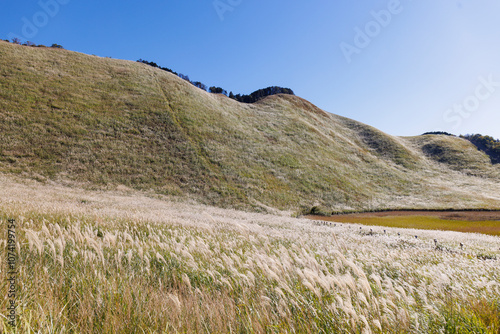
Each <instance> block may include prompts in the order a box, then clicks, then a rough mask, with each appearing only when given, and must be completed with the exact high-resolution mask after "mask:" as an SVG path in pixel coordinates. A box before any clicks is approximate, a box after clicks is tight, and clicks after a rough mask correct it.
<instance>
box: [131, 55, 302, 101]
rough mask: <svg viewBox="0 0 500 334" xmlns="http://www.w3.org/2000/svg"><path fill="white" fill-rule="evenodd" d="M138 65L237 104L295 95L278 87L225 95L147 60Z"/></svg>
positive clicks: (214, 88)
mask: <svg viewBox="0 0 500 334" xmlns="http://www.w3.org/2000/svg"><path fill="white" fill-rule="evenodd" d="M137 62H138V63H143V64H146V65H149V66H152V67H155V68H159V69H160V70H164V71H167V72H170V73H172V74H175V75H177V76H178V77H179V78H181V79H184V80H186V81H188V82H190V83H191V84H192V85H194V86H196V87H198V88H200V89H203V90H204V91H208V92H210V93H214V94H224V95H226V96H227V97H229V98H231V99H233V100H236V101H238V102H243V103H254V102H257V101H259V100H261V99H263V98H264V97H266V96H270V95H276V94H289V95H295V94H294V93H293V90H291V89H290V88H283V87H278V86H271V87H267V88H263V89H259V90H256V91H255V92H253V93H251V94H249V95H245V94H243V95H241V94H236V95H234V94H233V92H229V94H228V93H227V90H225V89H223V88H221V87H215V86H211V87H208V88H207V86H206V85H205V84H203V83H201V82H199V81H191V80H190V79H189V76H187V75H184V74H182V73H177V72H175V71H173V70H171V69H170V68H167V67H161V66H159V65H158V64H157V63H155V62H152V61H147V60H143V59H139V60H138V61H137Z"/></svg>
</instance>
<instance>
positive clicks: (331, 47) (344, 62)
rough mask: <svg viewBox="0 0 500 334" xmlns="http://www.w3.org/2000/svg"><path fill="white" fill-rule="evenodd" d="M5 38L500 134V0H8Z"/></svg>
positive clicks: (390, 118)
mask: <svg viewBox="0 0 500 334" xmlns="http://www.w3.org/2000/svg"><path fill="white" fill-rule="evenodd" d="M0 8H1V11H0V13H1V14H0V37H1V38H7V36H9V35H12V34H14V35H17V36H19V37H21V38H22V39H23V40H30V41H32V42H35V43H37V44H46V45H50V44H52V43H58V44H61V45H63V46H64V47H65V48H66V49H69V50H74V51H79V52H83V53H87V54H95V55H98V56H103V57H104V56H109V57H113V58H120V59H129V60H137V59H139V58H143V59H147V60H151V61H155V62H157V63H158V64H159V65H161V66H166V67H169V68H172V69H173V70H175V71H177V72H181V73H184V74H187V75H189V76H190V78H191V79H194V80H197V81H201V82H203V83H205V84H206V85H209V86H212V85H215V86H220V87H223V88H224V89H226V90H228V91H233V92H234V93H243V94H245V93H246V94H248V93H251V92H252V91H254V90H257V89H259V88H264V87H267V86H270V85H277V86H284V87H289V88H292V89H293V90H294V91H295V93H296V94H297V95H299V96H301V97H303V98H305V99H307V100H309V101H311V102H312V103H314V104H316V105H317V106H319V107H320V108H322V109H324V110H326V111H329V112H332V113H335V114H339V115H343V116H347V117H350V118H353V119H356V120H359V121H361V122H364V123H367V124H370V125H372V126H375V127H377V128H379V129H381V130H383V131H385V132H387V133H389V134H392V135H405V136H406V135H418V134H421V133H423V132H425V131H434V130H443V131H448V132H452V133H455V134H465V133H482V134H489V135H492V136H494V137H496V138H500V126H499V125H500V39H499V37H500V20H499V19H498V17H500V2H498V1H495V0H481V1H473V0H449V1H439V2H438V1H435V0H421V1H418V0H413V1H412V0H400V1H397V0H385V1H378V0H373V1H353V0H335V1H332V0H329V1H327V0H317V1H290V0H288V1H280V0H275V1H264V0H252V1H250V0H216V1H214V0H164V1H144V2H137V1H130V0H121V1H114V0H111V1H96V0H86V1H82V0H41V1H23V0H17V1H3V2H2V3H1V4H0Z"/></svg>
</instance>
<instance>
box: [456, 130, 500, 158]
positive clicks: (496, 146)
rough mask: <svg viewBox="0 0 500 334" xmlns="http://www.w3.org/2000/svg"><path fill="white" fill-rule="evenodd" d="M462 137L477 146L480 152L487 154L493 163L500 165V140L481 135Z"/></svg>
mask: <svg viewBox="0 0 500 334" xmlns="http://www.w3.org/2000/svg"><path fill="white" fill-rule="evenodd" d="M460 137H461V138H464V139H467V140H468V141H470V142H471V143H472V144H474V145H476V147H477V148H478V149H479V150H481V151H483V152H484V153H486V154H487V155H488V156H489V157H490V159H491V162H492V163H494V164H499V163H500V140H498V139H495V138H493V137H490V136H483V135H480V134H473V135H465V136H460Z"/></svg>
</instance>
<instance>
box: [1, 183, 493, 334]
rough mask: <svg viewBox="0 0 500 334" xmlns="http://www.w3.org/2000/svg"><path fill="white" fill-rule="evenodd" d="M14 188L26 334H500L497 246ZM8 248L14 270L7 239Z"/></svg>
mask: <svg viewBox="0 0 500 334" xmlns="http://www.w3.org/2000/svg"><path fill="white" fill-rule="evenodd" d="M6 183H7V184H8V186H6V185H5V184H6ZM6 183H2V186H0V190H2V191H3V194H4V195H5V197H3V198H2V201H1V202H0V209H1V213H0V221H1V222H0V223H1V226H5V222H6V219H8V218H14V219H16V221H17V222H18V243H19V245H18V249H19V260H18V266H19V268H20V270H19V282H20V283H19V285H18V289H19V291H18V292H19V294H18V316H19V322H18V328H17V330H18V332H22V333H176V332H179V333H194V332H201V333H232V332H239V333H298V332H300V333H303V332H310V333H438V332H445V333H461V332H470V333H498V331H499V330H500V323H499V320H498V319H500V271H499V270H498V264H499V263H498V255H499V247H500V239H499V238H497V237H492V236H482V235H475V234H461V233H455V232H440V231H422V230H405V229H396V228H382V227H375V226H374V227H372V228H371V229H372V230H371V231H369V228H367V227H362V229H360V226H359V225H354V224H340V223H337V224H336V225H335V224H333V223H332V225H329V224H328V225H324V223H319V222H314V221H310V220H305V219H304V220H303V219H293V218H289V217H287V216H286V215H283V214H276V215H262V214H252V213H244V212H238V211H233V210H223V209H216V208H212V207H207V206H200V205H195V204H183V203H174V202H168V201H164V200H158V199H154V198H148V197H144V196H141V195H140V194H129V195H122V194H118V193H97V192H89V191H85V192H84V191H80V190H76V189H66V188H62V187H55V186H40V185H36V184H27V185H23V184H18V183H17V184H16V183H12V182H10V183H9V182H8V181H7V182H6ZM384 229H385V230H386V231H385V233H384V231H383V230H384ZM398 233H399V235H398ZM415 235H416V236H417V237H418V238H415ZM434 239H437V240H438V245H436V244H435V242H434ZM0 243H1V246H2V247H1V253H0V258H1V259H2V265H3V266H5V258H6V254H5V245H6V237H5V234H2V238H1V239H0ZM460 243H463V244H464V247H463V249H461V248H460V247H459V244H460ZM438 246H439V247H438ZM486 255H488V256H486ZM495 257H496V258H497V259H495ZM0 282H1V284H3V285H5V270H4V269H3V268H2V272H1V273H0ZM2 291H5V289H3V287H2ZM6 303H7V300H6V298H3V299H1V302H0V312H1V313H2V314H3V315H5V312H6ZM1 318H2V319H4V316H1ZM0 326H2V329H1V330H2V332H13V330H12V329H10V328H9V327H8V326H7V322H6V321H5V319H4V320H2V322H0Z"/></svg>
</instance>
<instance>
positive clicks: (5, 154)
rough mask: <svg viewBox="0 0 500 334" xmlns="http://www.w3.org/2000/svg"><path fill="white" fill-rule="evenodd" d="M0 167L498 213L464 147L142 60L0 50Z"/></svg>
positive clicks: (242, 199) (491, 184) (240, 197)
mask: <svg viewBox="0 0 500 334" xmlns="http://www.w3.org/2000/svg"><path fill="white" fill-rule="evenodd" d="M0 172H1V173H3V174H4V175H8V176H10V175H15V176H16V177H21V178H24V177H26V178H34V179H36V180H39V181H40V182H57V183H64V184H70V185H74V186H78V187H81V186H83V187H87V188H95V189H113V188H120V187H121V188H123V187H128V188H133V189H137V190H140V191H145V192H148V193H151V194H155V195H158V194H159V195H165V196H169V197H170V196H177V197H180V198H185V199H189V200H194V201H196V202H201V203H203V204H210V205H216V206H221V207H233V208H242V209H247V210H256V211H266V210H273V209H279V210H290V211H295V212H298V211H300V210H307V209H308V208H311V207H313V206H318V207H322V208H324V209H325V210H328V211H330V210H334V211H343V210H374V209H399V208H420V209H422V208H424V209H425V208H434V209H439V208H456V209H459V208H500V182H499V181H500V167H499V165H493V164H492V163H491V161H490V160H489V159H488V157H487V156H486V154H484V153H482V152H481V151H478V150H477V148H476V147H475V146H474V145H473V144H471V143H470V142H469V141H467V140H465V139H462V138H458V137H447V136H437V135H425V136H418V137H394V136H391V135H388V134H385V133H383V132H381V131H379V130H377V129H375V128H373V127H370V126H368V125H365V124H362V123H360V122H356V121H354V120H351V119H348V118H345V117H341V116H337V115H334V114H331V113H327V112H325V111H323V110H321V109H319V108H317V107H316V106H314V105H313V104H311V103H310V102H308V101H306V100H304V99H302V98H300V97H297V96H292V95H274V96H269V97H267V98H265V99H263V100H260V101H258V102H256V103H252V104H244V103H239V102H237V101H235V100H232V99H229V98H227V97H226V96H224V95H221V94H211V93H207V92H205V91H203V90H201V89H198V88H196V87H194V86H193V85H191V84H190V83H188V82H186V81H185V80H182V79H180V78H179V77H177V76H175V75H173V74H171V73H168V72H165V71H161V70H159V69H155V68H152V67H150V66H148V65H145V64H141V63H137V62H131V61H124V60H115V59H108V58H100V57H96V56H90V55H85V54H81V53H77V52H71V51H67V50H63V49H55V48H35V47H26V46H20V45H14V44H9V43H6V42H0Z"/></svg>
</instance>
